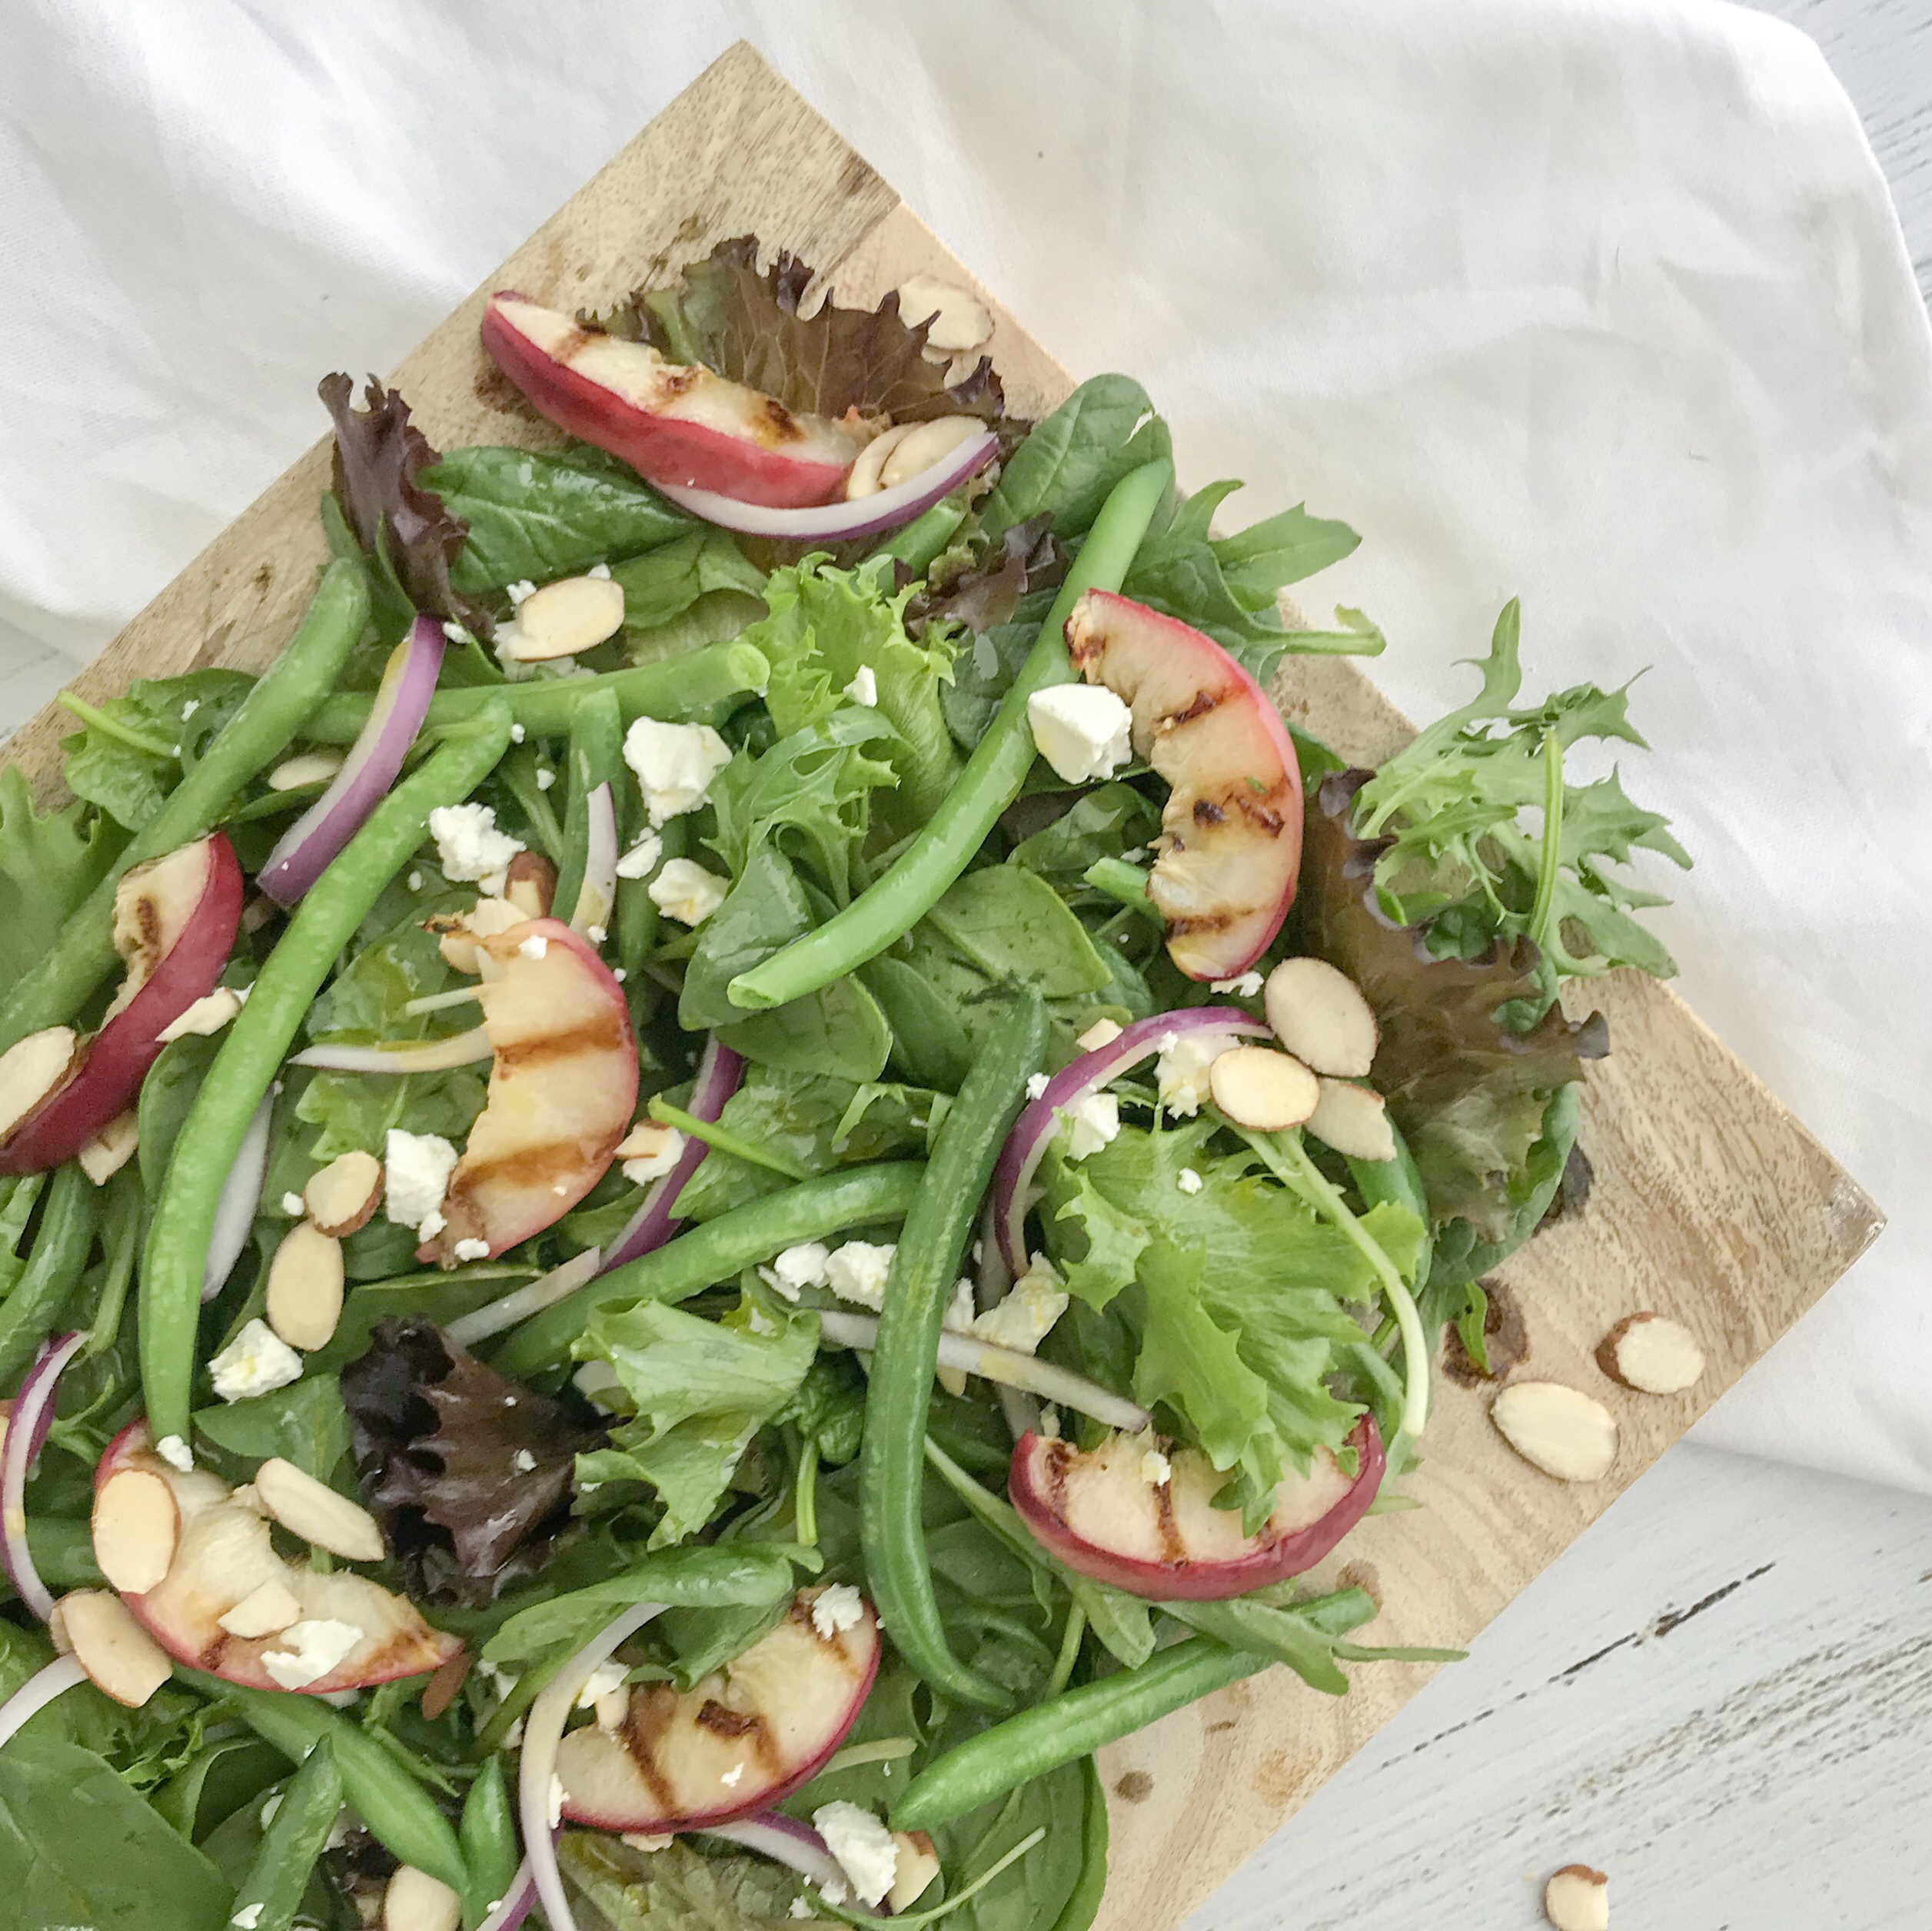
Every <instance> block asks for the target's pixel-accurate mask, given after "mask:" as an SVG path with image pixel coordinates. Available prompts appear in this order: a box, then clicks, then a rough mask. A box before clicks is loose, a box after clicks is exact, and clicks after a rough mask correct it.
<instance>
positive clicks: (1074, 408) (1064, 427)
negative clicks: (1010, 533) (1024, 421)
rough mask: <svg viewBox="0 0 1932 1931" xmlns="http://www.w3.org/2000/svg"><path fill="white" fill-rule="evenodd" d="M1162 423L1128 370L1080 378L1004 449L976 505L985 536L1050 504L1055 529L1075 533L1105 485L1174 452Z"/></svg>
mask: <svg viewBox="0 0 1932 1931" xmlns="http://www.w3.org/2000/svg"><path fill="white" fill-rule="evenodd" d="M1172 454H1173V442H1172V438H1171V437H1169V434H1168V430H1167V425H1166V423H1164V422H1163V421H1162V420H1161V419H1160V417H1159V416H1157V415H1156V414H1155V413H1154V405H1153V404H1152V402H1150V401H1149V400H1148V396H1147V391H1146V390H1145V389H1143V388H1142V387H1141V386H1140V384H1139V383H1138V382H1136V381H1134V379H1133V378H1132V377H1131V376H1125V375H1097V376H1094V377H1092V378H1091V379H1089V381H1086V382H1083V383H1082V384H1080V386H1079V388H1077V389H1076V390H1075V391H1074V392H1073V393H1072V395H1070V396H1069V397H1067V399H1066V401H1064V402H1063V403H1062V404H1060V406H1059V408H1057V409H1056V410H1054V411H1053V413H1052V415H1050V416H1049V417H1047V418H1046V420H1045V421H1044V422H1040V423H1036V424H1034V426H1033V430H1032V432H1031V434H1029V435H1028V437H1027V438H1026V441H1025V442H1023V444H1020V446H1019V448H1018V449H1016V450H1014V452H1013V454H1012V455H1011V456H1010V457H1008V459H1007V461H1006V468H1005V469H1004V470H1003V472H1002V473H1001V475H1000V478H999V482H998V483H997V484H995V485H994V487H993V492H992V494H990V495H989V496H988V497H987V498H986V501H985V502H984V503H983V504H981V505H980V507H979V519H980V522H981V523H982V525H983V527H984V528H985V530H986V533H987V535H988V536H989V537H996V538H997V537H1003V536H1004V535H1005V533H1006V531H1007V530H1008V529H1009V527H1011V526H1012V525H1013V524H1014V523H1024V522H1025V521H1026V520H1027V519H1028V518H1029V517H1036V516H1040V515H1042V514H1045V513H1049V512H1050V513H1052V518H1053V531H1054V533H1055V535H1056V536H1059V537H1073V536H1078V535H1079V534H1081V533H1082V532H1083V531H1085V530H1086V529H1087V528H1088V527H1089V525H1090V524H1091V523H1092V521H1093V520H1094V518H1095V517H1097V516H1098V515H1099V513H1100V506H1101V504H1102V503H1104V502H1105V501H1106V500H1107V496H1108V494H1109V491H1110V490H1112V488H1113V486H1114V485H1115V484H1116V483H1118V482H1119V480H1120V479H1121V478H1122V477H1123V476H1125V475H1126V474H1127V473H1128V472H1129V470H1136V469H1138V468H1139V467H1140V466H1141V464H1143V463H1151V462H1152V460H1154V459H1155V458H1156V457H1160V456H1172Z"/></svg>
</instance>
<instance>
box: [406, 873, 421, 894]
mask: <svg viewBox="0 0 1932 1931" xmlns="http://www.w3.org/2000/svg"><path fill="white" fill-rule="evenodd" d="M409 889H410V890H411V891H412V892H420V891H421V890H422V889H423V875H422V873H421V872H411V873H410V875H409Z"/></svg>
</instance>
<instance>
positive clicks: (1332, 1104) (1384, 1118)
mask: <svg viewBox="0 0 1932 1931" xmlns="http://www.w3.org/2000/svg"><path fill="white" fill-rule="evenodd" d="M1308 1127H1309V1132H1311V1133H1312V1134H1313V1135H1315V1138H1317V1139H1318V1140H1319V1141H1320V1142H1322V1144H1323V1145H1325V1146H1332V1147H1333V1148H1335V1152H1338V1153H1341V1154H1345V1155H1347V1156H1348V1158H1350V1159H1351V1160H1392V1159H1394V1158H1395V1128H1393V1127H1392V1126H1391V1125H1389V1123H1388V1102H1386V1101H1385V1100H1384V1099H1383V1098H1382V1095H1381V1094H1379V1093H1378V1092H1375V1089H1374V1088H1372V1087H1368V1086H1358V1085H1355V1084H1354V1083H1353V1082H1352V1081H1349V1080H1345V1079H1324V1080H1323V1081H1322V1097H1321V1098H1320V1099H1319V1100H1318V1102H1316V1103H1315V1111H1314V1112H1312V1113H1311V1114H1310V1115H1309V1122H1308Z"/></svg>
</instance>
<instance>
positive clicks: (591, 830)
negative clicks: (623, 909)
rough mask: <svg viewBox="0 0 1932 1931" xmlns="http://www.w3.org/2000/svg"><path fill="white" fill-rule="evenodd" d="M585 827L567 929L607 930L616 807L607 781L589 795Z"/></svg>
mask: <svg viewBox="0 0 1932 1931" xmlns="http://www.w3.org/2000/svg"><path fill="white" fill-rule="evenodd" d="M587 803H588V806H589V819H588V822H587V824H586V826H585V837H584V882H583V883H582V884H580V886H578V887H577V903H576V905H575V906H574V907H572V909H571V912H570V929H571V930H572V931H573V932H588V931H589V930H590V928H591V927H592V926H600V927H602V928H604V929H608V928H609V926H610V915H611V913H612V912H614V910H615V909H617V805H616V803H614V800H613V799H612V797H611V795H610V783H609V782H608V780H607V781H606V782H605V783H603V784H600V785H599V786H597V789H596V790H594V792H592V793H590V798H589V799H588V801H587Z"/></svg>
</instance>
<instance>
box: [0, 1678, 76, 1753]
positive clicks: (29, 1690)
mask: <svg viewBox="0 0 1932 1931" xmlns="http://www.w3.org/2000/svg"><path fill="white" fill-rule="evenodd" d="M86 1680H87V1672H86V1671H85V1670H83V1669H82V1668H81V1665H80V1663H79V1660H78V1659H77V1658H76V1657H71V1656H57V1657H55V1659H54V1660H53V1661H52V1663H48V1665H47V1667H45V1669H44V1670H35V1672H34V1673H33V1674H32V1676H30V1677H28V1679H27V1680H26V1681H25V1683H22V1685H21V1686H20V1687H19V1688H18V1690H15V1692H14V1693H13V1694H12V1696H11V1697H8V1699H7V1700H6V1701H5V1703H0V1750H5V1748H6V1747H7V1746H8V1744H9V1743H12V1741H13V1736H14V1732H15V1730H18V1729H19V1727H21V1725H22V1723H25V1722H26V1721H27V1720H28V1718H29V1717H37V1716H38V1715H39V1714H40V1713H41V1712H42V1710H45V1708H46V1707H47V1706H48V1704H49V1703H52V1701H53V1700H54V1699H55V1697H61V1696H65V1694H66V1693H67V1692H68V1690H71V1689H73V1688H74V1687H75V1685H76V1684H78V1683H85V1682H86Z"/></svg>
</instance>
